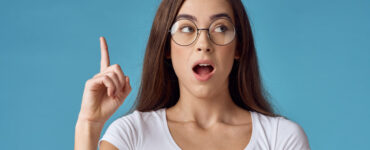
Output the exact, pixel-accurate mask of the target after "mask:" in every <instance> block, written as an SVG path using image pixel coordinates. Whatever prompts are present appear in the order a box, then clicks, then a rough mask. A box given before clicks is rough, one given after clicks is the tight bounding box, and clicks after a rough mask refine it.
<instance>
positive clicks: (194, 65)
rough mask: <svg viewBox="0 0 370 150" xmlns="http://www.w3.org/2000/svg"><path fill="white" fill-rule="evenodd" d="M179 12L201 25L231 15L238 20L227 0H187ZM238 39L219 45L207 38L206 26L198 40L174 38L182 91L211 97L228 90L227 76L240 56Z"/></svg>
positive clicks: (173, 51) (174, 58) (173, 57)
mask: <svg viewBox="0 0 370 150" xmlns="http://www.w3.org/2000/svg"><path fill="white" fill-rule="evenodd" d="M220 14H221V15H220ZM180 16H183V17H182V18H178V19H190V18H191V19H190V20H192V21H193V22H194V23H195V24H196V26H197V27H198V28H199V29H204V28H208V27H209V26H210V24H211V23H212V20H215V19H216V20H217V18H223V19H229V20H230V21H231V22H232V23H233V24H234V22H235V21H234V14H233V11H232V8H231V6H230V4H229V3H228V2H227V0H186V1H185V2H184V3H183V5H182V7H181V8H180V11H179V13H178V14H177V17H180ZM215 17H216V18H215ZM219 29H220V28H218V30H219ZM221 29H222V28H221ZM184 30H185V31H189V30H188V29H184ZM195 32H196V30H195ZM210 32H212V31H210ZM172 38H173V37H172ZM236 41H237V40H236V37H234V39H233V40H232V41H231V42H230V43H228V44H227V45H223V46H220V45H216V44H215V43H213V42H212V41H211V40H210V39H209V38H208V35H207V31H206V30H200V35H199V36H198V38H197V39H196V41H194V42H193V43H192V44H190V45H188V46H181V45H178V44H177V43H176V42H175V41H174V40H171V56H170V57H171V60H172V64H173V68H174V70H175V73H176V75H177V77H178V80H179V85H180V91H181V94H191V95H193V96H196V97H198V98H211V97H214V96H216V95H218V94H220V92H228V91H227V90H228V76H229V74H230V71H231V69H232V66H233V62H234V59H235V58H237V56H236V55H235V48H236ZM199 63H200V64H201V65H199ZM208 65H211V66H212V67H209V66H208ZM212 68H213V69H212ZM184 92H185V93H184Z"/></svg>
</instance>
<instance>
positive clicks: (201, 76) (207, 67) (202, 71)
mask: <svg viewBox="0 0 370 150" xmlns="http://www.w3.org/2000/svg"><path fill="white" fill-rule="evenodd" d="M193 72H194V77H195V78H196V79H197V80H199V81H207V80H209V79H210V78H211V77H212V75H213V73H214V72H215V68H214V65H213V63H212V62H211V61H209V60H200V61H198V62H197V63H195V64H194V66H193Z"/></svg>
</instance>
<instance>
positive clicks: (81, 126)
mask: <svg viewBox="0 0 370 150" xmlns="http://www.w3.org/2000/svg"><path fill="white" fill-rule="evenodd" d="M103 126H104V124H103V123H95V122H89V121H83V120H80V119H79V120H78V121H77V124H76V128H75V150H96V149H97V148H98V142H99V138H100V133H101V131H102V129H103Z"/></svg>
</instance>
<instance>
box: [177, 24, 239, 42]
mask: <svg viewBox="0 0 370 150" xmlns="http://www.w3.org/2000/svg"><path fill="white" fill-rule="evenodd" d="M198 32H199V30H198V28H197V26H196V25H195V24H194V22H192V21H191V20H187V19H182V20H178V21H176V22H175V23H174V24H173V25H172V28H171V35H172V39H173V40H174V41H175V42H176V43H177V44H179V45H190V44H192V43H193V42H194V41H195V40H196V39H197V37H198V36H199V34H200V33H198ZM208 33H209V38H210V40H211V41H212V42H213V43H215V44H217V45H226V44H228V43H230V42H231V41H232V40H233V39H234V36H235V29H234V25H233V24H232V23H231V22H230V21H229V20H227V19H217V20H215V21H214V22H212V23H211V25H210V26H209V29H208Z"/></svg>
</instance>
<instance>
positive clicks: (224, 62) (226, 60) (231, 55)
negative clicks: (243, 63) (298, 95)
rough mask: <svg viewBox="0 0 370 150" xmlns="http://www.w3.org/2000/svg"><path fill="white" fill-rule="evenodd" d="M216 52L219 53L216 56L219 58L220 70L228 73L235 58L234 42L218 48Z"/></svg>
mask: <svg viewBox="0 0 370 150" xmlns="http://www.w3.org/2000/svg"><path fill="white" fill-rule="evenodd" d="M218 52H219V53H218V55H217V57H218V60H221V61H220V63H221V64H220V65H221V66H222V67H221V69H222V72H225V73H230V71H231V69H232V66H233V63H234V59H235V46H234V44H232V45H230V46H227V47H223V48H220V49H219V51H218Z"/></svg>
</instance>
